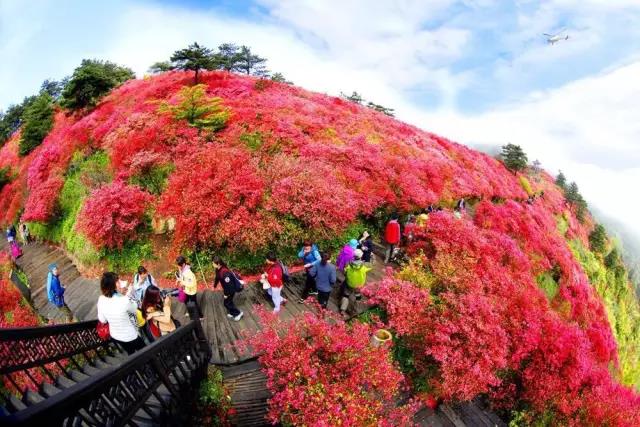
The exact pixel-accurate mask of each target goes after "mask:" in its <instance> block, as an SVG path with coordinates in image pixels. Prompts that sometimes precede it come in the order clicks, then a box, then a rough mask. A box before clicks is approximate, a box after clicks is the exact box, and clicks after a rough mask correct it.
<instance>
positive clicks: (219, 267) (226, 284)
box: [213, 256, 244, 322]
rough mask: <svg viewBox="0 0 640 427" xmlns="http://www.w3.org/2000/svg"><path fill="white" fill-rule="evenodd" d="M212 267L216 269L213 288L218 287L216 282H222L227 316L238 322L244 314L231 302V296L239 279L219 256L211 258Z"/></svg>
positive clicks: (233, 295) (234, 293)
mask: <svg viewBox="0 0 640 427" xmlns="http://www.w3.org/2000/svg"><path fill="white" fill-rule="evenodd" d="M213 267H214V268H215V269H216V278H215V281H214V282H213V288H214V289H215V288H217V287H218V284H220V283H221V284H222V293H223V299H224V308H226V309H227V317H229V318H231V319H233V320H235V321H236V322H239V321H240V319H242V316H244V312H243V311H241V310H238V307H236V305H235V303H234V302H233V298H234V297H235V296H236V291H237V289H238V281H239V280H240V279H238V277H237V276H236V275H235V273H234V272H233V271H231V270H230V269H229V267H227V264H226V263H225V262H224V261H223V260H222V258H220V257H219V256H216V257H214V258H213Z"/></svg>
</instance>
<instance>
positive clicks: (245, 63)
mask: <svg viewBox="0 0 640 427" xmlns="http://www.w3.org/2000/svg"><path fill="white" fill-rule="evenodd" d="M266 62H267V60H266V59H265V58H262V57H260V56H258V55H255V54H253V53H252V52H251V49H249V48H248V47H247V46H244V45H243V46H241V47H240V51H239V52H238V54H237V60H236V63H235V67H234V69H233V70H234V71H238V72H241V73H244V74H247V75H254V76H258V77H264V76H266V75H267V74H268V71H267V67H266V65H265V64H266Z"/></svg>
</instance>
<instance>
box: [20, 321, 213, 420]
mask: <svg viewBox="0 0 640 427" xmlns="http://www.w3.org/2000/svg"><path fill="white" fill-rule="evenodd" d="M197 323H199V322H197V321H191V322H189V323H187V324H186V325H183V326H181V327H180V328H178V329H176V331H174V332H172V333H170V334H168V335H165V336H163V337H162V338H160V339H158V340H157V341H155V342H154V343H152V344H151V345H149V346H147V347H145V348H144V349H142V350H141V351H139V352H136V353H135V354H133V355H131V356H129V358H128V359H127V360H126V361H125V362H124V363H123V364H122V365H121V366H119V367H118V368H113V369H108V370H105V371H103V372H100V373H98V374H96V375H93V376H92V377H91V380H90V381H83V382H80V383H78V384H76V385H74V386H72V387H70V388H68V389H66V390H63V391H62V392H60V393H57V394H55V395H54V396H52V397H50V398H48V399H45V400H44V401H42V402H39V403H37V404H34V405H32V406H29V407H28V408H26V409H24V410H22V411H19V412H17V413H15V414H13V415H11V416H10V417H9V418H8V420H9V421H11V422H13V423H27V422H28V423H29V424H30V425H41V424H42V425H44V424H45V423H46V424H47V425H57V424H60V423H62V422H63V421H64V419H66V418H69V417H73V416H77V414H78V413H79V412H80V411H81V410H82V409H89V408H90V407H92V404H93V403H96V402H97V404H98V405H99V404H100V403H99V402H100V401H102V400H103V399H105V398H106V397H105V395H107V394H111V392H112V391H114V390H116V389H117V388H118V387H121V388H122V389H123V395H121V394H118V395H117V396H113V397H116V398H117V399H118V400H120V401H119V402H110V403H111V406H113V408H110V409H111V410H113V412H114V414H113V415H114V417H115V418H117V419H118V420H119V421H123V420H125V419H126V418H127V417H126V416H125V415H126V414H129V415H133V414H135V412H136V411H137V410H138V409H140V408H141V407H142V406H143V405H144V404H145V401H146V400H147V398H148V397H149V396H150V395H151V394H152V393H154V392H155V389H156V388H157V387H158V386H159V384H160V383H164V384H165V386H166V387H167V388H168V389H169V390H170V391H171V388H173V387H175V385H174V384H172V383H171V382H170V381H168V377H167V375H168V374H170V373H171V372H172V371H173V370H175V368H176V367H178V366H179V365H180V364H181V363H184V361H185V360H191V361H192V363H197V364H198V365H199V366H197V367H198V368H202V367H203V366H204V367H205V368H206V364H207V361H208V359H207V357H206V351H202V350H204V349H200V350H201V351H195V350H198V349H197V348H196V347H201V346H204V345H207V344H206V342H205V343H203V342H202V341H201V340H200V339H199V338H198V336H197V335H198V334H197ZM188 342H191V343H192V345H191V346H187V345H184V344H188ZM194 344H195V346H194ZM161 353H162V354H161ZM187 355H189V356H191V359H189V358H187V357H186V356H187ZM152 362H153V363H152ZM172 364H173V365H172ZM149 370H152V371H154V372H149ZM157 370H161V371H164V372H156V371H157ZM143 371H144V372H143ZM145 374H146V375H147V376H148V379H149V381H150V382H151V383H150V384H145V382H146V381H145V379H144V378H142V377H143V376H144V375H145ZM163 374H164V377H165V378H163ZM140 379H142V380H143V381H142V383H143V385H144V386H146V387H144V388H142V389H140V388H135V389H134V388H132V387H131V382H132V381H133V382H135V381H138V382H139V380H140ZM123 381H124V382H123ZM125 389H126V390H125ZM103 394H104V395H103ZM172 394H174V393H172ZM129 395H130V396H129ZM175 397H176V398H179V397H180V396H175ZM123 398H124V399H125V400H127V402H122V400H123ZM127 403H129V404H128V405H126V404H127ZM116 407H117V408H116ZM102 409H105V408H102ZM96 412H99V411H96ZM87 413H88V414H89V415H90V416H91V417H93V416H94V415H92V414H91V412H90V411H87ZM79 416H81V417H83V416H82V415H79ZM98 417H99V416H98ZM98 417H97V418H98ZM83 418H84V417H83ZM97 418H96V419H97ZM85 421H87V420H85ZM112 421H113V420H112ZM115 424H120V422H118V421H115Z"/></svg>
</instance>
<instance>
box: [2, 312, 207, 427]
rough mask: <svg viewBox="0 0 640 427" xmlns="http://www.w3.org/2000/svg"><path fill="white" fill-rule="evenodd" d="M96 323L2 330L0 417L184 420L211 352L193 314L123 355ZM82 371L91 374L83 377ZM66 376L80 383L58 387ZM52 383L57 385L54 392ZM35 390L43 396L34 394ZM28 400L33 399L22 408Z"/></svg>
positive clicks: (6, 421) (16, 421) (23, 420)
mask: <svg viewBox="0 0 640 427" xmlns="http://www.w3.org/2000/svg"><path fill="white" fill-rule="evenodd" d="M194 308H195V307H193V306H191V307H189V312H190V313H193V314H192V317H191V319H198V317H197V315H196V314H195V312H194ZM95 326H96V321H91V322H82V323H76V324H69V325H62V326H49V327H42V328H17V329H4V330H0V374H1V375H2V376H3V377H4V378H6V379H7V381H5V383H6V384H8V385H9V387H8V388H6V387H5V390H4V394H5V396H4V399H3V407H4V411H3V412H4V413H2V412H0V424H2V425H51V426H56V425H69V426H71V425H89V426H103V425H138V424H153V425H180V424H185V423H186V422H187V419H186V418H185V417H186V416H187V415H188V413H189V406H190V405H191V403H192V402H193V398H194V397H195V395H196V392H197V385H198V383H199V382H200V381H201V380H202V379H203V378H204V377H205V376H206V371H207V366H208V362H209V359H210V357H211V347H210V346H209V345H208V343H207V341H206V339H205V337H204V333H203V330H202V326H201V325H200V322H199V321H198V320H194V321H190V322H188V323H187V324H185V325H183V326H181V327H180V328H178V329H176V331H174V332H172V333H170V334H168V335H166V336H164V337H162V338H160V339H158V340H157V341H155V342H154V343H152V344H151V345H149V346H147V347H145V348H144V349H143V350H141V351H138V352H136V353H134V354H133V355H131V356H125V355H123V353H122V352H121V350H120V349H119V347H118V346H117V345H116V344H114V343H112V342H105V341H101V340H100V339H99V337H98V336H97V334H96V332H95ZM113 356H119V359H114V358H113ZM114 360H116V362H114ZM101 361H104V362H108V363H106V364H105V363H100V362H101ZM96 366H97V367H98V368H96ZM88 368H91V369H89V370H88ZM36 371H39V372H41V374H40V375H39V376H38V375H36ZM79 372H83V373H84V374H87V373H88V372H91V374H89V375H84V377H85V378H84V379H82V378H80V379H79V378H78V373H79ZM43 376H44V379H45V380H44V381H43V380H42V378H43ZM65 376H69V378H70V379H73V380H74V381H75V383H71V385H70V386H68V387H67V388H63V389H57V388H56V386H59V387H62V386H60V377H65ZM18 377H21V380H20V381H19V380H18ZM25 383H26V384H25ZM67 384H68V383H67ZM47 387H48V390H47ZM11 389H13V390H11ZM51 389H54V390H58V391H57V392H55V393H51V392H50V391H51ZM11 393H13V395H12V394H11ZM30 393H33V394H34V395H37V396H39V397H40V398H39V399H35V401H34V399H33V398H31V396H30ZM47 393H48V395H47ZM43 395H45V398H42V396H43ZM16 399H19V401H18V402H16ZM25 401H30V402H29V404H27V405H22V407H20V405H19V403H24V402H25ZM12 402H13V403H12Z"/></svg>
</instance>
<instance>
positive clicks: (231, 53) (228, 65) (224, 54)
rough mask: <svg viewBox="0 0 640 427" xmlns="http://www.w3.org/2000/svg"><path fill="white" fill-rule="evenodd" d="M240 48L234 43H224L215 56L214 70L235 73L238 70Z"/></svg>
mask: <svg viewBox="0 0 640 427" xmlns="http://www.w3.org/2000/svg"><path fill="white" fill-rule="evenodd" d="M239 51H240V48H239V47H238V46H237V45H235V44H233V43H223V44H221V45H220V46H218V51H217V52H216V53H215V54H214V55H213V63H214V68H215V69H217V70H224V71H234V70H236V68H237V65H238V61H239V56H240V52H239Z"/></svg>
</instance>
